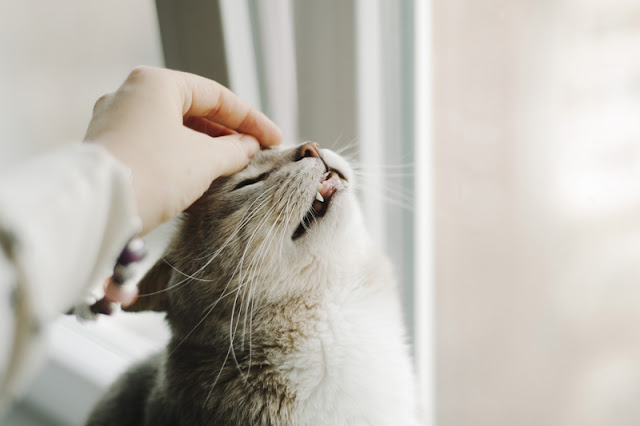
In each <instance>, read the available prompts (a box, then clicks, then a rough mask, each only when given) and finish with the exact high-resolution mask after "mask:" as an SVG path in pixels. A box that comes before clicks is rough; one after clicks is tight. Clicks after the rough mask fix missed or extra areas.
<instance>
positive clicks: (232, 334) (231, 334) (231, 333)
mask: <svg viewBox="0 0 640 426" xmlns="http://www.w3.org/2000/svg"><path fill="white" fill-rule="evenodd" d="M276 207H277V204H274V205H273V206H272V207H271V209H269V211H268V212H267V213H266V214H265V215H264V217H263V218H262V220H261V221H260V223H259V224H258V225H257V226H256V228H255V230H254V232H253V233H252V234H251V237H250V238H249V241H248V242H247V245H246V247H245V249H244V252H243V254H242V258H241V259H240V262H239V265H240V266H239V267H240V279H239V281H240V283H241V285H240V286H239V288H240V287H243V286H244V285H245V284H246V283H245V281H244V277H245V275H243V274H242V269H243V265H244V261H245V259H246V255H247V252H248V250H249V248H250V247H251V244H252V242H253V240H254V238H255V237H256V235H258V233H259V231H261V230H262V227H263V226H264V223H265V221H266V220H267V219H268V218H269V214H270V213H271V211H273V210H274V209H275V208H276ZM239 295H240V292H238V293H237V294H236V298H235V299H234V301H233V307H232V309H231V319H230V323H229V344H230V346H231V354H232V356H233V360H234V362H235V364H236V367H237V369H238V371H239V372H240V375H241V376H242V378H243V379H244V381H245V382H246V383H247V384H249V381H248V378H247V377H246V376H245V374H244V372H243V371H242V368H241V366H240V363H239V362H238V358H237V356H236V353H235V349H234V348H233V341H234V338H235V335H236V333H237V328H238V325H239V320H238V319H236V321H237V324H236V327H235V329H234V327H233V321H234V316H235V312H236V306H237V302H238V296H239Z"/></svg>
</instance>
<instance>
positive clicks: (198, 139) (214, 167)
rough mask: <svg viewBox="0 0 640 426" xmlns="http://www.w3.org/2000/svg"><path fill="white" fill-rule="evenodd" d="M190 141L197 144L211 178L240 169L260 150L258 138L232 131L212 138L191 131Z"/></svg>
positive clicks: (201, 158) (197, 150)
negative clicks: (208, 168) (229, 133)
mask: <svg viewBox="0 0 640 426" xmlns="http://www.w3.org/2000/svg"><path fill="white" fill-rule="evenodd" d="M190 133H191V135H190V136H191V139H192V142H193V143H195V144H196V145H198V148H197V149H196V150H194V152H198V153H199V154H200V155H201V157H200V160H201V161H202V160H204V161H206V162H207V163H208V165H209V167H210V173H211V176H210V177H211V180H213V179H216V178H218V177H219V176H228V175H231V174H233V173H236V172H239V171H240V170H242V169H243V168H244V167H245V166H246V165H247V164H248V163H249V161H250V160H251V158H252V157H253V156H254V155H255V153H256V152H258V151H259V150H260V144H259V143H258V140H257V139H256V138H254V137H253V136H249V135H244V134H241V133H234V134H231V135H227V136H220V137H217V138H212V137H211V136H208V135H205V134H202V133H199V132H196V131H192V132H190Z"/></svg>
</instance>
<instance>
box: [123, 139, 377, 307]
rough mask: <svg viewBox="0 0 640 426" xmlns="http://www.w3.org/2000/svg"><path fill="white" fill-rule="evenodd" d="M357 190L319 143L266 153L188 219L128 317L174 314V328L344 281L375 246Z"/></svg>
mask: <svg viewBox="0 0 640 426" xmlns="http://www.w3.org/2000/svg"><path fill="white" fill-rule="evenodd" d="M353 184H354V174H353V171H352V169H351V167H350V166H349V164H348V163H347V161H346V160H345V159H343V158H342V157H340V156H339V155H337V154H335V153H334V152H332V151H329V150H324V149H320V148H319V146H318V145H317V144H315V143H311V142H308V143H305V144H303V145H300V146H298V147H295V148H289V149H269V150H264V151H261V152H259V153H258V154H257V155H256V156H255V157H254V159H253V160H252V161H251V163H250V164H249V165H248V166H247V167H246V168H244V169H243V170H242V171H240V172H238V173H237V174H235V175H232V176H229V177H226V178H220V179H217V180H216V181H215V182H214V183H213V184H212V185H211V187H210V188H209V190H208V191H207V193H206V194H205V195H204V196H203V197H202V198H200V199H199V200H198V201H197V202H196V203H194V205H193V206H191V207H190V208H189V209H188V210H187V212H185V214H184V218H183V219H182V224H181V227H180V229H179V231H178V232H177V234H176V236H175V238H174V240H173V242H172V244H171V245H170V246H169V248H168V250H167V252H166V253H165V255H164V256H163V258H162V259H160V260H159V261H158V263H156V265H155V266H154V267H153V268H152V269H151V270H150V271H149V272H148V273H147V275H146V276H145V277H144V278H143V280H142V281H141V283H140V294H141V297H140V298H139V299H138V302H136V304H135V305H134V306H133V307H131V308H130V309H129V310H134V311H136V310H145V309H154V310H166V311H168V313H169V318H170V319H171V316H176V315H184V314H185V313H186V312H182V311H185V310H188V309H193V310H194V311H197V312H203V311H206V310H207V309H209V307H210V306H211V305H212V304H214V303H216V304H217V306H216V307H215V308H214V309H215V310H218V309H220V308H221V307H222V306H227V307H228V305H229V304H230V303H233V302H234V301H235V302H236V303H240V302H238V299H240V300H241V302H242V303H249V302H247V300H249V301H250V302H251V303H254V304H261V303H274V302H275V301H277V300H280V299H284V298H290V297H294V296H295V295H300V294H309V293H312V292H314V291H318V289H320V288H322V287H323V286H327V285H330V284H331V281H332V280H333V281H337V280H339V279H340V277H344V276H346V275H347V274H348V273H349V268H350V267H351V265H353V262H355V261H356V259H357V258H358V255H359V253H358V251H359V250H361V249H362V247H364V246H366V244H367V243H366V241H365V240H366V233H365V231H364V227H363V224H362V218H361V212H360V209H359V207H358V203H357V201H356V197H355V193H354V185H353ZM216 301H217V302H216ZM178 311H181V312H178Z"/></svg>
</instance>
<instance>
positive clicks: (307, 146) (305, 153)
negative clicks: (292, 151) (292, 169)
mask: <svg viewBox="0 0 640 426" xmlns="http://www.w3.org/2000/svg"><path fill="white" fill-rule="evenodd" d="M306 157H317V158H320V159H322V154H320V145H318V144H317V143H316V142H306V143H304V144H302V145H301V146H300V148H298V152H297V153H296V161H298V160H302V159H303V158H306Z"/></svg>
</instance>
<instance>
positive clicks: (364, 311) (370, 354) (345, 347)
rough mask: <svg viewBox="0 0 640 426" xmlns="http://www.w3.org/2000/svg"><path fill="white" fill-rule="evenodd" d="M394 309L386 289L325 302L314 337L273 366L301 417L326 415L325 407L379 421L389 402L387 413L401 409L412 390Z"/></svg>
mask: <svg viewBox="0 0 640 426" xmlns="http://www.w3.org/2000/svg"><path fill="white" fill-rule="evenodd" d="M396 305H397V304H396V302H395V297H394V295H393V292H391V291H389V290H386V289H381V290H378V291H367V289H363V291H359V292H355V293H352V294H349V295H347V296H345V295H340V294H338V295H336V296H335V297H333V298H328V299H327V301H326V302H325V303H324V304H323V305H322V306H321V307H320V310H319V312H318V314H317V316H316V323H315V326H314V333H312V334H310V335H309V336H308V337H307V338H306V339H305V342H304V344H302V345H300V347H299V350H298V351H295V352H293V353H290V354H287V355H285V356H283V357H282V359H281V360H278V364H279V366H280V367H279V368H280V372H281V374H282V375H283V377H285V378H286V380H287V382H289V383H290V384H291V386H292V387H293V388H294V389H295V393H296V400H297V402H298V404H299V406H300V407H304V409H303V410H302V411H301V412H305V413H316V412H317V414H318V415H326V413H325V414H322V412H323V411H324V412H326V407H328V406H329V407H333V408H334V409H335V410H337V412H339V413H341V415H348V413H349V412H354V413H358V415H361V414H362V413H363V412H371V413H378V414H377V415H379V416H384V414H383V413H379V411H380V410H381V409H382V408H381V407H385V406H387V407H388V406H389V403H390V402H392V401H394V400H396V401H398V403H395V404H393V405H391V406H392V407H394V406H395V407H397V406H402V407H405V405H406V403H407V402H408V401H409V400H410V399H411V398H410V397H408V396H406V395H409V393H410V392H411V390H412V386H413V384H412V377H411V367H410V363H409V359H408V356H407V350H406V345H405V343H404V336H403V330H402V326H401V322H400V314H399V310H398V309H397V306H396ZM405 394H406V395H405ZM403 398H404V399H405V400H406V401H402V399H403ZM354 415H355V414H354ZM327 421H328V419H327Z"/></svg>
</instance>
